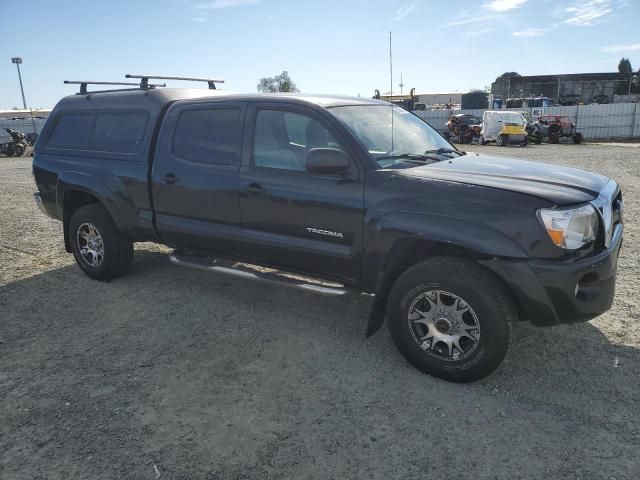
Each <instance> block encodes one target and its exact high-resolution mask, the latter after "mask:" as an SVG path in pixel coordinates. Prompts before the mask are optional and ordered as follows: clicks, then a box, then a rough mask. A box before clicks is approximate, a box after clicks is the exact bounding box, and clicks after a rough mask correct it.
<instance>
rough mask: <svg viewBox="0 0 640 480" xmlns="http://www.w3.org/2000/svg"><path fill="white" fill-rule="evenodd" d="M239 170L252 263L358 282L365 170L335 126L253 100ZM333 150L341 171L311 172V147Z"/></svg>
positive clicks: (294, 108)
mask: <svg viewBox="0 0 640 480" xmlns="http://www.w3.org/2000/svg"><path fill="white" fill-rule="evenodd" d="M246 124H247V129H246V133H245V139H246V140H245V149H244V152H243V166H242V168H241V173H240V208H241V215H242V228H243V232H242V254H243V256H244V257H246V258H247V259H249V260H251V261H256V262H258V263H263V264H267V265H271V266H274V267H283V268H286V269H290V270H294V271H298V272H305V273H309V274H312V275H319V276H324V277H329V278H335V279H338V280H341V281H344V282H347V283H354V282H357V281H358V280H359V275H360V261H361V253H362V221H363V193H364V172H363V169H362V167H360V166H359V165H358V163H357V161H356V160H355V158H356V156H355V154H354V152H352V151H350V149H349V148H348V147H349V145H350V142H348V141H347V139H345V137H344V132H342V133H341V131H340V130H339V129H337V128H336V126H335V124H332V122H331V121H330V120H329V119H328V118H327V116H326V115H321V114H320V113H318V112H317V111H315V110H314V109H311V108H307V107H302V106H298V105H287V104H282V103H273V104H268V103H262V104H252V105H250V107H249V110H248V113H247V122H246ZM317 147H332V148H340V149H342V150H343V151H345V153H346V154H347V156H348V157H349V158H350V162H351V166H350V168H349V172H348V173H347V174H344V175H320V174H311V173H309V172H308V171H306V169H305V155H306V153H307V152H308V151H309V150H310V149H311V148H317Z"/></svg>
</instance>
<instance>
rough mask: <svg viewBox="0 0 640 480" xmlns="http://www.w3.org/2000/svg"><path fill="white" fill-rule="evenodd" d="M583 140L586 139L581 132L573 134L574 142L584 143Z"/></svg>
mask: <svg viewBox="0 0 640 480" xmlns="http://www.w3.org/2000/svg"><path fill="white" fill-rule="evenodd" d="M583 141H584V137H583V136H582V134H581V133H576V134H574V135H573V143H575V144H579V143H582V142H583Z"/></svg>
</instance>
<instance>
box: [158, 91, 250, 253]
mask: <svg viewBox="0 0 640 480" xmlns="http://www.w3.org/2000/svg"><path fill="white" fill-rule="evenodd" d="M245 111H246V104H244V103H236V102H206V103H205V102H193V101H192V102H187V103H183V102H177V103H176V104H175V105H174V106H173V107H171V109H170V110H169V111H168V112H167V115H166V117H165V120H164V123H163V126H162V129H161V131H160V134H159V136H158V147H157V150H156V156H155V160H154V164H153V169H152V183H153V206H154V210H155V224H156V228H157V230H158V233H159V235H160V237H161V239H162V240H163V241H164V242H165V243H167V244H169V245H171V246H176V247H182V248H187V249H195V250H205V251H208V252H212V253H218V254H222V255H235V254H238V253H239V245H240V204H239V197H238V172H239V169H240V153H241V143H242V140H241V139H242V125H243V122H244V115H245Z"/></svg>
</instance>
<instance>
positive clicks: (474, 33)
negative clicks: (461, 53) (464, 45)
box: [464, 28, 493, 37]
mask: <svg viewBox="0 0 640 480" xmlns="http://www.w3.org/2000/svg"><path fill="white" fill-rule="evenodd" d="M489 32H493V28H482V29H480V30H469V31H467V32H465V34H464V36H465V37H479V36H480V35H484V34H485V33H489Z"/></svg>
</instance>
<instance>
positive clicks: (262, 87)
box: [257, 70, 300, 93]
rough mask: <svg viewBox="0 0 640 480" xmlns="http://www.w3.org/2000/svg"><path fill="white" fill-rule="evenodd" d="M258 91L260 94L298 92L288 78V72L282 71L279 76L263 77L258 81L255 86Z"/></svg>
mask: <svg viewBox="0 0 640 480" xmlns="http://www.w3.org/2000/svg"><path fill="white" fill-rule="evenodd" d="M257 88H258V91H259V92H261V93H276V92H299V91H300V90H298V87H297V86H296V84H295V83H294V81H293V80H291V77H289V72H287V71H286V70H284V71H283V72H282V73H281V74H280V75H276V76H274V77H264V78H261V79H260V82H259V83H258V85H257Z"/></svg>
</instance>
